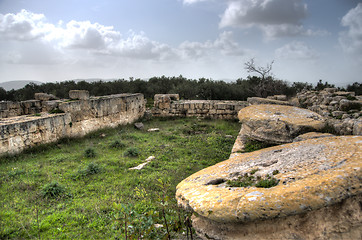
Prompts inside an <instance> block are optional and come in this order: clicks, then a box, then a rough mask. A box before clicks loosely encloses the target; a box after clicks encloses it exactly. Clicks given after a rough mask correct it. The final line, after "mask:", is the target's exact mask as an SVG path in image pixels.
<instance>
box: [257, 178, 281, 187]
mask: <svg viewBox="0 0 362 240" xmlns="http://www.w3.org/2000/svg"><path fill="white" fill-rule="evenodd" d="M278 183H279V180H278V179H276V178H273V177H267V178H266V179H261V180H260V181H258V182H257V183H256V184H255V187H258V188H271V187H274V186H276V185H278Z"/></svg>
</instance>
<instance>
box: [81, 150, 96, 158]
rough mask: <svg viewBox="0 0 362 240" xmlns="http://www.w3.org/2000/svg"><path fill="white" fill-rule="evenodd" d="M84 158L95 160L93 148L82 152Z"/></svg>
mask: <svg viewBox="0 0 362 240" xmlns="http://www.w3.org/2000/svg"><path fill="white" fill-rule="evenodd" d="M84 156H85V157H86V158H95V157H96V152H95V151H94V149H93V148H87V149H86V150H85V152H84Z"/></svg>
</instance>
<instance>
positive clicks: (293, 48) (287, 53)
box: [275, 41, 319, 60]
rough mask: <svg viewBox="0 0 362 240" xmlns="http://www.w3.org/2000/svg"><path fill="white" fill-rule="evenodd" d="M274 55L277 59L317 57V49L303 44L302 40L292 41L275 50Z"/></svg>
mask: <svg viewBox="0 0 362 240" xmlns="http://www.w3.org/2000/svg"><path fill="white" fill-rule="evenodd" d="M275 56H276V57H277V58H279V59H295V60H310V59H316V58H319V54H318V52H317V51H315V50H313V49H312V48H310V47H308V46H307V45H305V44H304V43H303V42H298V41H295V42H292V43H289V44H286V45H284V46H283V47H281V48H278V49H276V50H275Z"/></svg>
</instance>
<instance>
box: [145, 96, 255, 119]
mask: <svg viewBox="0 0 362 240" xmlns="http://www.w3.org/2000/svg"><path fill="white" fill-rule="evenodd" d="M178 99H179V97H178V94H157V95H155V102H154V108H153V109H152V115H153V116H160V117H174V116H177V117H203V118H211V119H237V117H238V112H239V111H240V109H242V108H244V107H246V106H248V105H249V103H247V102H245V101H218V100H178Z"/></svg>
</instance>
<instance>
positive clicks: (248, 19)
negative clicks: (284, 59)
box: [219, 0, 325, 39]
mask: <svg viewBox="0 0 362 240" xmlns="http://www.w3.org/2000/svg"><path fill="white" fill-rule="evenodd" d="M306 16H307V5H306V4H305V3H303V0H233V1H230V2H229V3H228V7H227V9H226V10H225V12H224V13H223V15H222V16H221V21H220V23H219V26H220V28H224V27H238V28H251V27H257V28H259V29H261V30H262V31H263V33H264V34H265V36H266V37H267V38H268V39H273V38H278V37H294V36H301V35H307V36H310V35H316V34H317V35H319V34H325V32H322V31H317V32H315V31H312V30H310V29H305V28H304V27H303V25H302V23H301V21H302V20H303V19H304V18H305V17H306Z"/></svg>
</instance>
